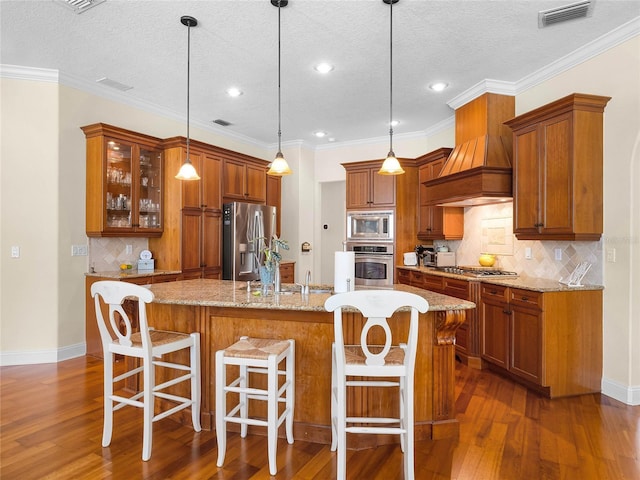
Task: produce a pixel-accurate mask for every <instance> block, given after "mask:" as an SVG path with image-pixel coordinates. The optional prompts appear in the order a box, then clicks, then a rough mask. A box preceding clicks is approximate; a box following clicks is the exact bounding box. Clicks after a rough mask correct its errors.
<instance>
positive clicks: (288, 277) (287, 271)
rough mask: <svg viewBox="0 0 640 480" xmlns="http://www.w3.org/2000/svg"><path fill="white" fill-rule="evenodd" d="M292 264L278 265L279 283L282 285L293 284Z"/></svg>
mask: <svg viewBox="0 0 640 480" xmlns="http://www.w3.org/2000/svg"><path fill="white" fill-rule="evenodd" d="M294 277H295V274H294V264H293V263H281V264H280V282H282V283H294V281H295V279H294Z"/></svg>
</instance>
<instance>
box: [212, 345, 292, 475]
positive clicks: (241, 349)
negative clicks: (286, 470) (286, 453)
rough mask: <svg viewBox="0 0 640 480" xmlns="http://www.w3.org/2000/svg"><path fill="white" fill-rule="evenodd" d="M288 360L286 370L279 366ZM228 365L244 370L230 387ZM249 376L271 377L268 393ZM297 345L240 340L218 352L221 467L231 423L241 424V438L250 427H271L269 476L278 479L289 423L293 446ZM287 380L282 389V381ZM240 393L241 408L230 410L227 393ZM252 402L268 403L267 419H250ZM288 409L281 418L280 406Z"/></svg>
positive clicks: (218, 431)
mask: <svg viewBox="0 0 640 480" xmlns="http://www.w3.org/2000/svg"><path fill="white" fill-rule="evenodd" d="M283 360H284V362H285V367H284V370H279V369H278V366H279V365H280V363H281V362H282V361H283ZM227 365H237V366H239V367H240V372H239V376H238V378H236V379H235V380H233V381H232V382H230V383H229V384H227V368H226V367H227ZM249 373H258V374H266V375H267V389H266V390H264V389H259V388H252V387H251V386H250V385H249ZM294 375H295V341H294V340H271V339H264V338H250V337H246V336H245V337H240V340H239V341H238V342H236V343H234V344H233V345H231V346H230V347H227V348H226V349H224V350H218V351H217V352H216V436H217V438H218V461H217V465H218V467H221V466H222V465H223V464H224V457H225V453H226V449H227V425H226V424H227V422H233V423H239V424H240V425H241V426H240V436H241V437H242V438H245V437H246V436H247V425H257V426H263V427H267V436H268V440H267V444H268V453H269V473H270V474H271V475H275V474H276V473H277V471H278V468H277V466H276V451H277V445H278V428H279V427H280V425H282V423H283V422H284V421H285V420H286V425H285V430H286V435H287V442H288V443H290V444H291V443H293V407H294V385H295V379H294ZM281 376H284V381H283V382H282V385H280V381H279V377H281ZM229 392H233V393H237V394H238V396H239V401H238V404H237V405H235V406H234V407H233V408H231V409H230V410H227V393H229ZM249 400H261V401H266V402H267V419H266V420H262V419H259V418H253V417H249V415H248V413H249V403H248V402H249ZM279 403H284V405H285V407H284V410H283V411H282V413H281V414H280V415H279V414H278V412H279V408H278V404H279Z"/></svg>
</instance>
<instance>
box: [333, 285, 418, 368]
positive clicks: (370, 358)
mask: <svg viewBox="0 0 640 480" xmlns="http://www.w3.org/2000/svg"><path fill="white" fill-rule="evenodd" d="M324 307H325V309H326V310H327V311H329V312H334V322H333V323H334V335H335V338H334V340H335V345H336V357H337V360H338V362H344V333H343V319H342V310H343V308H344V307H353V308H355V309H357V310H358V311H360V313H361V314H362V316H363V317H365V318H366V323H365V325H364V327H363V328H362V330H361V332H360V347H361V348H362V351H363V353H364V354H365V356H366V365H368V366H376V365H384V364H385V357H386V355H387V353H388V352H389V350H390V348H391V345H392V344H393V338H392V334H391V328H390V327H389V321H388V320H389V318H390V317H392V316H393V314H394V313H395V312H396V311H397V310H398V309H400V308H403V307H409V308H410V311H411V319H410V324H409V331H408V334H407V343H406V345H407V351H406V355H405V363H406V362H409V363H410V364H413V363H414V361H415V355H416V346H417V341H418V314H419V313H425V312H426V311H427V310H428V309H429V303H428V302H427V301H426V300H425V299H424V298H422V297H420V296H418V295H415V294H413V293H409V292H401V291H395V290H357V291H353V292H346V293H339V294H336V295H333V296H331V297H329V298H328V299H327V301H326V302H325V304H324ZM373 327H380V328H382V330H383V332H384V334H385V335H384V337H385V341H384V346H383V348H382V350H380V349H379V348H373V349H371V348H370V347H373V346H374V345H372V344H370V343H369V335H368V334H369V332H370V330H371V329H372V328H373ZM395 343H396V344H397V343H398V342H395ZM376 346H379V343H378V342H376Z"/></svg>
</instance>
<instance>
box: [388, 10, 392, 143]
mask: <svg viewBox="0 0 640 480" xmlns="http://www.w3.org/2000/svg"><path fill="white" fill-rule="evenodd" d="M389 9H390V10H389V12H390V15H389V153H390V154H391V153H393V0H391V1H390V2H389Z"/></svg>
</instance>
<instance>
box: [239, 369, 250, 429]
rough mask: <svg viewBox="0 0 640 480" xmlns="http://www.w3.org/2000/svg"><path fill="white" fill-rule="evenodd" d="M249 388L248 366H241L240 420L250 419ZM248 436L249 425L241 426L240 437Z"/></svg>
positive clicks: (243, 424)
mask: <svg viewBox="0 0 640 480" xmlns="http://www.w3.org/2000/svg"><path fill="white" fill-rule="evenodd" d="M248 387H249V371H248V369H247V366H246V365H240V388H241V389H242V391H241V393H239V394H238V396H239V401H240V418H244V419H246V418H248V416H249V396H248V395H247V388H248ZM246 436H247V424H246V423H244V422H243V423H241V424H240V437H242V438H245V437H246Z"/></svg>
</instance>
